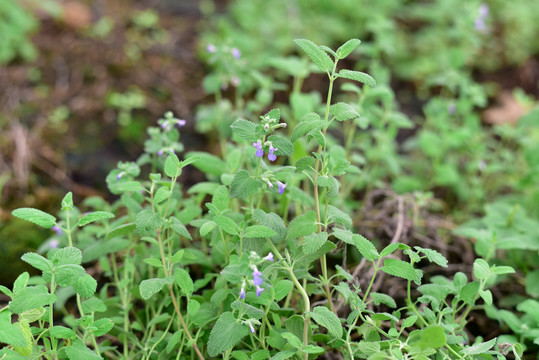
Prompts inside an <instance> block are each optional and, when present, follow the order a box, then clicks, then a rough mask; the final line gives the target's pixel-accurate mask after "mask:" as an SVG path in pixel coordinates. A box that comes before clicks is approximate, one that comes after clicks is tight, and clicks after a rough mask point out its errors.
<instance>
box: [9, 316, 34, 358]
mask: <svg viewBox="0 0 539 360" xmlns="http://www.w3.org/2000/svg"><path fill="white" fill-rule="evenodd" d="M13 325H14V326H15V327H16V328H18V329H19V330H20V331H21V332H22V334H23V336H24V337H25V339H26V346H14V347H13V350H15V351H16V352H17V353H18V354H19V355H22V356H30V355H31V354H32V345H33V344H32V343H33V337H32V330H31V329H30V324H28V323H27V322H21V321H18V322H16V323H15V324H13Z"/></svg>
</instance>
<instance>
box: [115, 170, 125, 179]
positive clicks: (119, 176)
mask: <svg viewBox="0 0 539 360" xmlns="http://www.w3.org/2000/svg"><path fill="white" fill-rule="evenodd" d="M124 175H125V172H123V171H122V172H120V173H119V174H118V175H116V180H120V179H121V178H122V176H124Z"/></svg>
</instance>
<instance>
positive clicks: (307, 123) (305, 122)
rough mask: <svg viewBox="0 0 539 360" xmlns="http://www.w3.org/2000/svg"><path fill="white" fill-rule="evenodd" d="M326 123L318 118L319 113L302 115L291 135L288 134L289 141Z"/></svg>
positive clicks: (293, 140)
mask: <svg viewBox="0 0 539 360" xmlns="http://www.w3.org/2000/svg"><path fill="white" fill-rule="evenodd" d="M325 125H326V122H325V121H324V120H320V115H318V114H316V113H308V114H305V116H303V118H302V119H301V122H299V123H298V124H297V125H296V127H294V131H292V135H291V136H290V141H291V142H295V141H296V140H297V139H299V138H300V137H302V136H304V135H306V134H308V133H310V132H311V131H316V130H319V129H321V128H323V127H324V126H325Z"/></svg>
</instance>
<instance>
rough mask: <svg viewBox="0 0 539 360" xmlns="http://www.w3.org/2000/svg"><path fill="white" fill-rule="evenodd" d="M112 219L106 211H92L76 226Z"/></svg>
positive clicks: (110, 214)
mask: <svg viewBox="0 0 539 360" xmlns="http://www.w3.org/2000/svg"><path fill="white" fill-rule="evenodd" d="M112 218H114V214H113V213H111V212H108V211H94V212H91V213H89V214H87V215H85V216H83V217H82V218H81V219H80V220H79V223H78V225H79V226H81V227H82V226H84V225H87V224H89V223H91V222H94V221H98V220H105V219H112Z"/></svg>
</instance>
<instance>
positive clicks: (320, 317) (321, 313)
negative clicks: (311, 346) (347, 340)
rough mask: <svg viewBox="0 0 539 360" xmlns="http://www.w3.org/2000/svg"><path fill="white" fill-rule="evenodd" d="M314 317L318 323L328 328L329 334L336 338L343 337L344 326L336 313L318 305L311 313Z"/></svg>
mask: <svg viewBox="0 0 539 360" xmlns="http://www.w3.org/2000/svg"><path fill="white" fill-rule="evenodd" d="M311 316H312V318H313V319H314V321H316V323H317V324H318V325H321V326H323V327H325V328H326V329H328V332H329V334H330V335H331V336H332V337H334V338H336V339H341V338H342V331H343V327H342V324H341V321H340V320H339V318H338V317H337V315H335V313H334V312H333V311H331V310H329V309H328V308H327V307H324V306H317V307H315V308H314V309H313V312H312V313H311Z"/></svg>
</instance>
